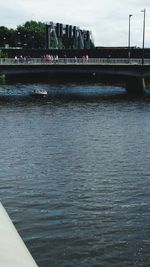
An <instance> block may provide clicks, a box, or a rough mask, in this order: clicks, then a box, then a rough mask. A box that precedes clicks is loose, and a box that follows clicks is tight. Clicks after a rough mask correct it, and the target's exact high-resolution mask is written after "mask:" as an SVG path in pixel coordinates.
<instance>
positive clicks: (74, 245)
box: [0, 84, 150, 267]
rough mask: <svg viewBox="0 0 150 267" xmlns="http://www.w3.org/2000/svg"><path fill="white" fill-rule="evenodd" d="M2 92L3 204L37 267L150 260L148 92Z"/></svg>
mask: <svg viewBox="0 0 150 267" xmlns="http://www.w3.org/2000/svg"><path fill="white" fill-rule="evenodd" d="M37 88H42V89H43V88H44V89H46V90H47V91H48V97H46V98H41V99H35V98H34V97H31V96H30V93H31V91H32V90H33V89H37ZM0 94H1V97H0V151H1V157H0V200H1V201H2V203H3V205H4V206H5V208H6V209H7V211H8V213H9V215H10V217H11V219H12V220H13V222H14V224H15V226H16V228H17V230H18V231H19V233H20V235H21V236H22V238H23V240H24V241H25V243H26V245H27V247H28V249H29V250H30V252H31V254H32V255H33V257H34V259H35V260H36V262H37V264H38V265H39V267H51V266H52V267H53V266H57V267H77V266H78V267H80V266H81V267H120V266H121V267H129V266H144V267H148V266H150V257H149V254H150V93H149V92H147V93H146V95H145V96H143V97H140V98H135V97H131V96H128V95H126V93H125V91H124V90H122V89H120V88H118V87H115V86H111V87H110V86H103V85H98V84H96V85H86V84H80V85H79V84H78V85H76V84H52V85H50V84H28V85H25V84H18V85H4V86H1V87H0Z"/></svg>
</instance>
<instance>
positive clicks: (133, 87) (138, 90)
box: [126, 77, 145, 95]
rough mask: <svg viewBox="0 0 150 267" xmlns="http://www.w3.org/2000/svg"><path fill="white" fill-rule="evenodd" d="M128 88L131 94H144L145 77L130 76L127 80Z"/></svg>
mask: <svg viewBox="0 0 150 267" xmlns="http://www.w3.org/2000/svg"><path fill="white" fill-rule="evenodd" d="M126 89H127V91H128V93H129V94H134V95H143V94H144V92H145V79H144V78H142V77H130V78H128V79H127V82H126Z"/></svg>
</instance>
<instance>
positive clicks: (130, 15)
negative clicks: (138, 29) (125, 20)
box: [128, 14, 133, 58]
mask: <svg viewBox="0 0 150 267" xmlns="http://www.w3.org/2000/svg"><path fill="white" fill-rule="evenodd" d="M132 16H133V15H132V14H129V35H128V49H129V52H128V53H129V54H128V56H129V58H130V37H131V17H132Z"/></svg>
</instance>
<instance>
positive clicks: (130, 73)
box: [0, 57, 150, 94]
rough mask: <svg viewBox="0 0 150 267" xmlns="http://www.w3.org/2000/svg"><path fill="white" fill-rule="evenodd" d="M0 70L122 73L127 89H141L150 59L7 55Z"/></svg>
mask: <svg viewBox="0 0 150 267" xmlns="http://www.w3.org/2000/svg"><path fill="white" fill-rule="evenodd" d="M0 74H1V75H5V76H9V75H28V74H30V75H31V74H38V75H39V74H41V75H42V74H47V75H49V76H50V77H51V76H52V75H56V76H57V77H58V79H59V76H60V75H61V76H63V75H65V76H66V75H68V76H73V77H74V79H78V77H79V76H83V77H84V78H85V79H86V77H91V78H93V77H97V78H98V79H99V80H101V78H102V77H103V76H105V77H108V78H109V77H110V76H114V77H118V78H119V77H123V78H124V80H125V82H126V88H127V90H128V91H129V92H133V93H135V94H136V93H143V92H144V89H145V78H150V60H149V59H145V60H144V64H143V61H142V59H141V58H136V59H132V58H131V59H127V58H122V59H121V58H119V59H118V58H87V59H86V58H76V57H75V58H58V57H54V58H17V59H14V58H7V59H0Z"/></svg>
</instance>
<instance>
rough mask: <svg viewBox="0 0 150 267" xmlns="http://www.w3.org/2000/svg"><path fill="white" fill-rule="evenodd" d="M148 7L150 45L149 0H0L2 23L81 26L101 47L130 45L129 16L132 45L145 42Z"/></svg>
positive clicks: (6, 24) (148, 44)
mask: <svg viewBox="0 0 150 267" xmlns="http://www.w3.org/2000/svg"><path fill="white" fill-rule="evenodd" d="M144 8H145V9H146V38H145V45H146V46H147V47H149V46H150V38H149V36H150V1H149V0H103V1H101V0H91V1H87V0H76V1H72V0H53V1H52V0H5V1H2V0H0V18H1V23H0V25H4V26H7V27H12V28H16V26H17V25H21V24H23V23H24V22H26V21H27V20H36V21H42V22H47V21H54V22H62V23H64V24H72V25H77V26H79V27H80V28H84V29H89V30H91V31H92V33H93V37H94V40H95V44H96V45H99V46H116V45H117V46H119V45H120V46H123V45H125V46H126V45H127V44H128V17H129V14H133V17H132V18H131V45H133V46H141V45H142V29H143V13H142V12H141V10H142V9H144Z"/></svg>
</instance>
